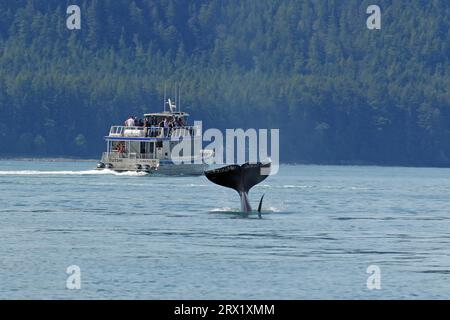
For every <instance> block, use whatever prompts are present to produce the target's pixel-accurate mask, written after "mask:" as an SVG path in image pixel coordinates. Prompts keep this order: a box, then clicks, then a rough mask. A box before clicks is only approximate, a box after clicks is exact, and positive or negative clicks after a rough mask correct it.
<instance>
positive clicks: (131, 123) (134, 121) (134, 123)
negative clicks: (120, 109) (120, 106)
mask: <svg viewBox="0 0 450 320" xmlns="http://www.w3.org/2000/svg"><path fill="white" fill-rule="evenodd" d="M124 124H125V127H143V126H144V120H142V119H138V118H136V117H134V116H130V117H129V118H128V119H127V120H125V123H124Z"/></svg>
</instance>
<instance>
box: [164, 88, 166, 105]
mask: <svg viewBox="0 0 450 320" xmlns="http://www.w3.org/2000/svg"><path fill="white" fill-rule="evenodd" d="M164 112H166V83H164Z"/></svg>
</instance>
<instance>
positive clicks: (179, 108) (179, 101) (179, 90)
mask: <svg viewBox="0 0 450 320" xmlns="http://www.w3.org/2000/svg"><path fill="white" fill-rule="evenodd" d="M178 104H179V106H178V111H179V112H180V113H181V83H180V84H179V85H178Z"/></svg>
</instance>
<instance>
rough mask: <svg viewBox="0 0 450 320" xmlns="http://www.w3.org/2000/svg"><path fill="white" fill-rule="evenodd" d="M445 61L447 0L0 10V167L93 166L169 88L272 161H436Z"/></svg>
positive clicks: (42, 3)
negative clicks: (4, 160)
mask: <svg viewBox="0 0 450 320" xmlns="http://www.w3.org/2000/svg"><path fill="white" fill-rule="evenodd" d="M70 4H77V5H79V6H80V8H81V30H69V29H68V28H67V27H66V19H67V17H68V14H67V13H66V10H67V7H68V5H70ZM370 4H377V5H379V6H380V8H381V11H382V27H381V30H369V29H368V28H367V26H366V20H367V18H368V16H369V15H368V14H367V13H366V9H367V7H368V6H369V5H370ZM449 57H450V2H449V1H448V0H409V1H406V0H405V1H400V0H370V1H361V0H345V1H340V0H318V1H313V0H227V1H224V0H134V1H133V0H91V1H88V0H72V1H61V0H15V1H10V0H0V156H42V157H52V156H72V157H99V156H100V153H101V152H102V151H103V148H104V142H103V136H104V135H105V134H106V133H107V131H108V129H109V126H110V125H111V124H117V123H122V122H123V120H124V119H125V118H126V117H128V116H129V115H131V114H133V115H137V116H139V115H141V114H142V113H144V112H148V111H159V110H160V109H161V108H162V104H163V101H162V100H163V91H164V84H166V85H167V87H168V88H169V89H170V87H171V85H173V84H174V83H175V82H178V83H180V84H181V87H182V108H183V109H184V110H185V111H188V112H190V113H191V118H192V119H191V120H193V119H201V120H203V121H204V127H205V128H207V127H216V128H222V129H224V128H244V129H245V128H280V140H281V141H280V142H281V145H280V152H281V160H282V161H284V162H305V163H336V164H339V163H368V164H396V165H444V166H450V61H449ZM169 92H170V90H169Z"/></svg>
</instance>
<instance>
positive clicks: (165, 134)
mask: <svg viewBox="0 0 450 320" xmlns="http://www.w3.org/2000/svg"><path fill="white" fill-rule="evenodd" d="M163 127H164V137H167V135H168V133H169V120H167V118H164V122H163Z"/></svg>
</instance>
